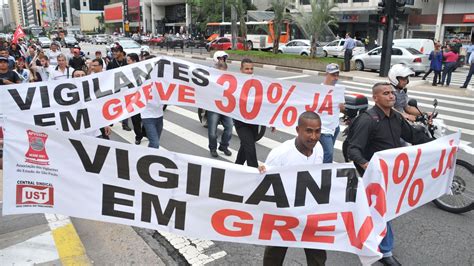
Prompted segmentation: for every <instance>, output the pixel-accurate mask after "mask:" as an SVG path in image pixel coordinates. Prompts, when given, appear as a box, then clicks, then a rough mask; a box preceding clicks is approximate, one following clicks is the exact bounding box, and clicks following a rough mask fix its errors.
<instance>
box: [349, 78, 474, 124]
mask: <svg viewBox="0 0 474 266" xmlns="http://www.w3.org/2000/svg"><path fill="white" fill-rule="evenodd" d="M346 88H356V89H358V88H357V87H353V86H346ZM346 91H347V92H352V91H350V90H346ZM358 93H359V94H362V95H364V96H366V97H367V98H368V99H370V97H372V95H369V94H367V93H360V92H358ZM369 104H370V105H374V102H373V101H371V100H369ZM418 106H420V107H426V108H433V105H430V104H425V103H418ZM441 108H442V107H441V106H439V107H438V109H441ZM443 108H445V109H448V108H446V107H443ZM449 109H451V108H449ZM451 110H453V111H451V112H454V111H455V112H458V113H461V114H467V111H458V110H456V109H451ZM438 117H439V118H442V119H445V120H448V121H453V122H458V123H463V124H467V125H472V120H471V119H467V118H459V117H455V116H450V115H445V114H439V115H438ZM472 132H474V131H472Z"/></svg>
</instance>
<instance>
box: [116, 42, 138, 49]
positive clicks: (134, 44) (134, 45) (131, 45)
mask: <svg viewBox="0 0 474 266" xmlns="http://www.w3.org/2000/svg"><path fill="white" fill-rule="evenodd" d="M120 45H121V46H122V47H123V48H125V49H127V48H140V45H139V44H138V43H137V42H135V41H121V42H120Z"/></svg>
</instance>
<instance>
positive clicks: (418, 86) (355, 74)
mask: <svg viewBox="0 0 474 266" xmlns="http://www.w3.org/2000/svg"><path fill="white" fill-rule="evenodd" d="M152 52H153V53H154V54H156V55H167V56H174V57H183V58H188V59H197V60H210V61H212V58H211V57H208V55H207V54H199V53H193V54H191V53H188V52H181V51H177V52H175V51H173V50H169V51H165V50H156V49H152ZM228 62H229V63H231V64H240V61H235V60H228ZM254 66H255V67H261V68H265V69H270V70H281V71H291V72H295V73H302V74H309V75H316V76H323V75H325V72H324V71H314V70H306V69H298V68H290V67H284V66H275V65H263V64H259V63H255V64H254ZM340 79H343V80H348V81H354V82H360V83H367V84H370V85H372V84H375V83H377V82H387V81H388V78H387V77H380V76H379V73H377V72H369V71H355V70H354V71H350V72H341V74H340ZM408 88H410V89H411V90H416V91H425V92H432V93H435V94H445V95H453V96H460V97H463V96H473V95H474V88H470V89H460V88H459V87H454V86H452V87H441V86H436V87H435V86H431V84H430V82H429V81H427V80H421V76H420V77H414V78H412V79H411V81H410V84H409V85H408Z"/></svg>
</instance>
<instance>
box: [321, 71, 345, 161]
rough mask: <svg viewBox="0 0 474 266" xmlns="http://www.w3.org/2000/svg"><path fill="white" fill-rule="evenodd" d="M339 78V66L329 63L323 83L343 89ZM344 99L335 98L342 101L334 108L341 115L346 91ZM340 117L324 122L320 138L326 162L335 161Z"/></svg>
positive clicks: (335, 113) (336, 114) (336, 113)
mask: <svg viewBox="0 0 474 266" xmlns="http://www.w3.org/2000/svg"><path fill="white" fill-rule="evenodd" d="M338 80H339V66H338V65H337V64H334V63H333V64H329V65H327V66H326V77H325V78H324V82H323V83H322V85H327V86H334V90H342V91H343V92H344V90H345V88H344V87H343V86H339V85H336V83H337V81H338ZM338 95H342V99H334V101H335V100H337V101H338V102H340V103H341V104H339V106H338V108H334V115H335V116H337V117H339V113H340V111H341V110H342V111H344V93H342V94H338ZM339 129H340V128H339V119H337V120H334V121H331V123H324V124H323V125H322V130H321V139H320V140H319V141H320V143H321V145H322V146H323V150H324V160H323V162H324V163H332V162H333V154H334V144H335V143H336V139H337V135H338V134H339Z"/></svg>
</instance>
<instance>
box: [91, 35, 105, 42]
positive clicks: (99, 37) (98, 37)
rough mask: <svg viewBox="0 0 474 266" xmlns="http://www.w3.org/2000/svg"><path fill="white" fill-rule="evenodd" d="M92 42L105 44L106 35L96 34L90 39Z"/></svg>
mask: <svg viewBox="0 0 474 266" xmlns="http://www.w3.org/2000/svg"><path fill="white" fill-rule="evenodd" d="M92 43H93V44H107V36H106V35H105V34H97V35H96V36H94V38H93V39H92Z"/></svg>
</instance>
